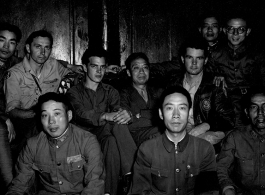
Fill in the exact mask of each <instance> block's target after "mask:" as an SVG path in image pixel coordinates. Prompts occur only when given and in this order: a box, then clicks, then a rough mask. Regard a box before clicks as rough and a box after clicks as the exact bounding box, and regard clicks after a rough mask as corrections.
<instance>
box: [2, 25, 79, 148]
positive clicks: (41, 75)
mask: <svg viewBox="0 0 265 195" xmlns="http://www.w3.org/2000/svg"><path fill="white" fill-rule="evenodd" d="M52 45H53V38H52V35H51V34H50V33H48V32H47V31H45V30H40V31H35V32H33V33H32V34H31V35H30V36H29V37H28V39H27V41H26V51H27V55H26V56H25V57H24V59H23V61H22V62H20V63H19V64H16V65H15V66H13V67H12V68H11V69H10V70H9V72H8V74H7V75H6V80H5V88H4V89H5V95H6V112H7V113H8V114H9V116H10V118H11V119H12V121H13V123H14V126H15V129H16V130H17V138H18V139H17V141H18V142H19V143H18V144H19V145H20V144H24V141H25V138H28V137H30V136H31V135H32V134H33V133H32V130H33V129H34V127H35V119H34V116H35V112H34V111H33V106H34V105H35V104H36V103H37V100H38V97H39V96H40V95H42V94H45V93H47V92H57V90H58V86H59V84H60V81H61V79H62V78H63V76H65V75H66V74H67V73H69V72H70V71H71V70H70V69H68V68H65V67H64V66H63V65H62V64H61V63H60V62H59V61H57V60H56V59H54V58H52V57H50V54H51V51H52ZM70 67H71V68H72V69H73V70H76V71H78V70H79V68H80V67H76V66H73V65H69V68H70ZM20 148H21V147H18V149H19V150H20Z"/></svg>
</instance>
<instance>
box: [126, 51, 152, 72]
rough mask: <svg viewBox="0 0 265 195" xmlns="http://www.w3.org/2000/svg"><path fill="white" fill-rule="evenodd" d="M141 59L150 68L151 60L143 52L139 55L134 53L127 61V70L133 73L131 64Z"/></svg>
mask: <svg viewBox="0 0 265 195" xmlns="http://www.w3.org/2000/svg"><path fill="white" fill-rule="evenodd" d="M139 58H141V59H144V60H145V61H146V63H147V65H148V66H149V59H148V57H147V56H146V55H145V53H143V52H137V53H132V54H131V55H129V57H128V58H127V59H126V61H125V65H126V68H127V70H129V71H131V63H132V61H134V60H136V59H139Z"/></svg>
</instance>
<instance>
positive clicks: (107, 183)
mask: <svg viewBox="0 0 265 195" xmlns="http://www.w3.org/2000/svg"><path fill="white" fill-rule="evenodd" d="M198 30H199V32H200V35H202V36H193V37H189V38H188V39H187V40H186V41H184V43H183V44H182V47H181V49H180V52H179V54H180V56H179V58H180V63H176V64H175V65H174V67H173V68H170V66H167V64H166V62H165V63H162V65H159V64H156V65H154V64H150V63H149V59H148V57H147V56H146V55H145V54H144V53H142V52H135V53H132V54H131V55H129V57H128V58H127V60H126V61H125V66H126V72H127V74H128V78H129V79H128V80H126V83H125V84H124V83H121V86H122V87H120V88H119V89H118V90H117V89H115V88H114V87H113V86H112V85H110V84H107V83H105V82H104V75H105V73H108V72H113V73H116V72H115V70H112V69H111V68H113V67H114V68H116V70H117V68H118V69H119V67H116V66H108V52H107V51H106V50H104V49H103V48H102V47H99V46H90V47H89V48H88V49H87V50H86V51H85V52H84V54H83V56H82V64H83V65H71V64H68V63H67V62H64V61H61V60H56V59H54V58H52V57H51V56H50V54H51V51H52V45H53V37H52V35H51V34H50V33H49V32H47V31H46V30H39V31H35V32H33V33H31V34H30V36H29V37H28V39H27V40H26V44H25V49H26V52H27V54H26V56H25V57H24V58H23V59H22V60H19V59H18V58H17V57H15V56H14V55H13V54H14V51H15V49H16V46H17V44H18V42H19V40H20V38H21V32H20V30H19V28H18V27H16V26H14V25H11V24H8V23H1V24H0V68H1V69H0V71H1V72H0V76H1V77H0V79H1V86H0V87H1V92H0V95H1V105H0V106H1V113H0V116H1V117H0V118H1V120H0V131H1V132H0V139H1V140H0V144H1V146H2V147H0V150H1V151H0V170H1V173H0V174H1V180H2V181H1V189H2V191H3V192H4V191H5V192H6V194H8V195H11V194H43V195H44V194H53V195H57V194H93V195H94V194H110V195H116V194H170V195H171V194H204V195H206V194H225V195H230V194H232V195H233V194H250V195H251V194H255V195H256V194H265V142H264V140H265V88H264V87H263V83H264V79H265V77H264V75H263V74H264V73H263V72H264V71H263V64H262V62H263V60H262V59H263V58H262V55H261V53H262V52H260V51H259V52H258V50H255V49H253V47H252V45H251V44H250V43H248V42H247V39H246V38H247V36H248V35H249V34H250V32H251V28H250V27H249V24H248V20H247V19H246V18H245V16H244V15H240V14H238V15H231V16H230V18H229V19H228V20H227V23H226V25H225V26H224V27H221V26H220V23H219V22H218V18H216V16H214V15H211V13H208V15H205V16H203V17H202V22H201V25H200V26H199V27H198ZM222 31H223V33H224V34H225V35H226V36H227V42H223V43H221V42H220V40H219V39H218V36H219V34H220V33H221V32H222ZM263 56H264V53H263ZM169 64H172V62H170V63H169ZM161 66H163V68H165V67H167V70H166V71H165V72H167V73H166V76H165V77H164V79H163V80H162V81H160V82H163V84H161V85H159V87H158V86H155V85H152V82H149V81H150V76H151V75H152V71H153V70H155V69H157V67H161ZM73 73H74V74H73ZM69 74H70V75H73V76H74V77H79V75H82V77H81V78H82V79H79V80H78V82H73V80H71V85H70V86H71V87H69V86H68V88H69V89H68V88H67V90H64V89H62V88H60V86H61V85H62V80H63V81H65V80H64V79H65V78H69ZM128 81H129V82H128ZM73 83H74V84H73ZM59 92H61V93H59ZM14 164H15V166H14Z"/></svg>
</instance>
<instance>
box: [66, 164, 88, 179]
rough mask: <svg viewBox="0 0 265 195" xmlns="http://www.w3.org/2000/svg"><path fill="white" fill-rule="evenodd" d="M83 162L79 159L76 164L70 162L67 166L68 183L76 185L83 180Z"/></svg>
mask: <svg viewBox="0 0 265 195" xmlns="http://www.w3.org/2000/svg"><path fill="white" fill-rule="evenodd" d="M85 163H86V162H85V160H84V159H81V160H79V161H77V162H70V163H69V164H68V170H69V181H70V182H71V183H76V182H80V181H83V179H84V175H85V174H84V172H85V169H84V165H85Z"/></svg>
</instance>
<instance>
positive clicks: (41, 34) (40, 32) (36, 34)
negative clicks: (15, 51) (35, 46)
mask: <svg viewBox="0 0 265 195" xmlns="http://www.w3.org/2000/svg"><path fill="white" fill-rule="evenodd" d="M36 37H47V38H48V39H49V40H50V42H51V46H52V45H53V38H52V35H51V33H49V32H48V31H46V30H38V31H35V32H33V33H31V34H30V35H29V37H28V38H27V40H26V45H27V44H29V45H30V44H31V43H32V42H33V39H35V38H36Z"/></svg>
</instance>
